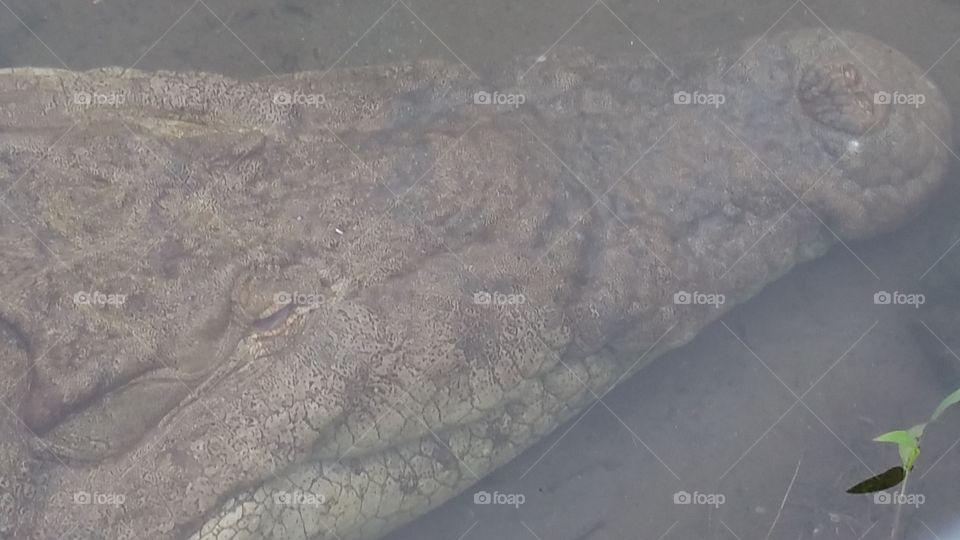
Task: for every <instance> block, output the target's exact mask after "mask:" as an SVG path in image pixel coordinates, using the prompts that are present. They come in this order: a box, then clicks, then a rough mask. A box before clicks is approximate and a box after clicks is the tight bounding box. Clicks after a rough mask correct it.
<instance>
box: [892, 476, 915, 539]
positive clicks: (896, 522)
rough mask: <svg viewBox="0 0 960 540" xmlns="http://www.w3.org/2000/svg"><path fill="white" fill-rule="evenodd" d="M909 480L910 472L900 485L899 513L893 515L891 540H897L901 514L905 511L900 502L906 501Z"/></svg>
mask: <svg viewBox="0 0 960 540" xmlns="http://www.w3.org/2000/svg"><path fill="white" fill-rule="evenodd" d="M909 479H910V472H909V471H908V472H907V473H906V475H905V476H904V477H903V484H901V485H900V496H899V497H898V500H897V512H896V513H895V514H894V515H893V528H892V529H890V540H897V530H898V529H899V528H900V512H901V511H902V510H903V505H902V504H900V501H904V500H906V499H905V498H904V493H906V492H907V480H909Z"/></svg>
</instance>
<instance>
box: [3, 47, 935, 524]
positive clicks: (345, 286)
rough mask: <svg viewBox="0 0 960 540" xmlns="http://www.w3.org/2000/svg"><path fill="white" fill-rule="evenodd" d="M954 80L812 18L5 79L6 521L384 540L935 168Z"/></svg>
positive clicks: (914, 192)
mask: <svg viewBox="0 0 960 540" xmlns="http://www.w3.org/2000/svg"><path fill="white" fill-rule="evenodd" d="M950 144H951V118H950V112H949V109H948V108H947V106H946V104H945V101H944V98H943V96H942V95H941V93H940V92H939V91H938V90H937V88H936V87H935V86H934V84H933V83H932V82H931V81H930V80H929V79H928V78H927V77H926V73H924V72H923V70H922V69H920V68H919V67H918V66H916V65H915V64H914V63H912V62H911V61H910V60H909V59H907V58H906V57H905V56H904V55H903V54H902V53H900V52H898V51H896V50H893V49H891V48H890V47H888V46H886V45H884V44H882V43H881V42H879V41H877V40H875V39H874V38H871V37H868V36H865V35H862V34H858V33H853V32H840V33H833V32H831V31H828V30H825V29H802V30H791V31H784V32H780V33H776V34H771V35H766V36H763V37H762V38H757V39H752V40H749V41H747V42H745V43H744V44H743V46H742V48H741V49H739V50H738V51H737V52H736V53H735V54H733V55H723V56H718V55H712V56H703V57H696V58H691V59H690V60H689V61H688V62H685V63H684V64H683V69H682V70H678V71H676V72H675V71H673V70H671V69H670V68H669V67H667V66H666V65H664V64H663V63H662V62H660V61H659V59H658V58H656V57H655V56H653V55H647V56H631V57H626V56H625V57H622V58H617V59H610V60H607V59H604V60H603V61H601V60H599V59H597V58H595V57H594V56H592V55H590V54H588V53H587V52H585V51H583V50H580V49H575V48H570V49H565V48H557V49H555V50H551V51H550V52H549V53H548V54H545V55H543V56H541V57H538V58H537V59H536V60H535V61H531V63H530V66H529V68H528V69H527V70H526V71H522V72H521V71H520V70H518V71H517V74H516V76H514V75H512V74H511V75H509V76H508V77H506V78H505V82H503V83H502V84H500V83H498V84H497V85H492V84H491V85H486V86H485V85H484V84H483V83H482V81H480V80H478V79H477V78H476V77H474V76H473V73H472V72H471V71H470V70H469V69H468V68H466V67H465V66H462V65H459V64H456V63H447V62H442V61H416V62H408V63H403V64H393V65H383V66H369V67H360V68H350V69H346V68H343V69H332V70H329V71H327V72H305V73H293V74H286V75H279V76H274V77H266V78H262V79H253V80H244V81H241V80H235V79H231V78H229V77H226V76H222V75H218V74H212V73H202V72H192V73H191V72H181V73H175V72H164V71H158V72H145V71H138V70H134V69H120V68H102V69H95V70H91V71H85V72H73V71H67V70H60V69H50V68H9V69H4V70H2V71H0V178H2V183H0V187H2V191H0V195H2V198H0V248H2V249H0V399H2V402H0V403H2V405H3V406H2V407H0V432H2V434H3V437H2V438H0V537H2V538H14V539H43V540H46V539H69V538H74V539H83V540H89V539H103V538H110V539H114V538H119V539H127V538H149V539H190V540H212V539H217V540H223V539H234V540H241V539H261V538H276V539H280V538H282V539H295V538H303V539H314V540H318V539H338V540H372V539H375V538H380V537H382V535H384V534H386V533H387V532H388V531H390V530H392V529H395V528H396V527H398V526H399V525H401V524H403V523H405V522H408V521H410V520H411V519H413V518H415V517H417V516H420V515H422V514H424V513H426V512H427V511H428V510H430V509H431V508H434V507H437V506H438V505H440V504H441V503H443V502H444V501H445V500H448V499H450V498H451V497H453V496H454V495H456V494H458V493H460V492H462V491H464V490H466V489H467V488H468V487H469V486H471V485H472V484H473V483H475V482H476V481H477V480H478V479H480V478H481V477H483V476H484V475H485V474H487V473H489V472H490V471H492V470H493V469H495V468H497V467H498V466H500V465H502V464H504V463H506V462H507V461H509V460H510V459H511V458H513V457H515V456H517V455H518V454H519V453H520V452H522V451H523V450H524V449H525V448H527V447H529V446H530V445H531V444H532V443H533V442H535V441H537V440H538V439H539V438H541V437H543V436H544V435H546V434H548V433H549V432H551V430H553V429H555V428H556V427H557V426H558V425H560V424H561V423H563V422H564V421H566V420H567V419H570V418H571V417H572V416H573V415H575V414H576V413H578V412H579V411H582V410H583V409H584V408H585V407H586V406H588V405H589V404H590V403H591V402H593V401H594V400H596V399H599V398H600V397H602V396H603V394H604V393H605V392H607V391H609V390H610V389H611V388H612V387H614V385H616V384H617V383H618V382H619V381H621V380H623V379H624V378H625V377H627V376H629V375H631V374H633V373H636V372H637V371H638V370H640V369H641V368H642V367H643V366H644V365H646V364H648V363H649V362H650V361H651V360H653V359H654V358H656V357H657V356H659V355H661V354H662V353H664V352H665V351H668V350H670V349H673V348H676V347H679V346H682V345H683V344H685V343H687V342H689V341H690V340H691V339H692V338H693V337H694V336H695V335H696V334H697V333H698V332H699V331H700V330H701V329H703V328H704V327H705V326H706V325H708V324H710V323H711V322H712V321H715V320H717V319H718V318H719V317H720V316H722V315H723V314H724V313H726V312H727V311H729V310H730V309H731V308H732V307H733V306H735V305H737V304H738V303H741V302H743V301H745V300H747V299H748V298H750V297H751V296H752V295H754V294H756V293H757V292H758V291H759V290H761V289H762V288H763V287H764V286H765V285H766V284H768V283H770V282H772V281H773V280H775V279H777V278H779V277H780V276H782V275H784V274H785V273H786V272H788V271H789V270H790V269H791V268H792V267H794V266H795V265H797V264H799V263H802V262H804V261H809V260H812V259H814V258H816V257H818V256H820V255H822V254H823V253H825V252H826V251H827V250H828V249H830V248H831V247H832V246H834V245H835V244H837V243H841V242H842V243H844V244H847V242H849V241H853V240H858V239H863V238H867V237H870V236H872V235H876V234H879V233H882V232H884V231H888V230H891V229H893V228H895V227H897V226H899V225H901V224H903V223H904V222H906V221H907V220H908V219H911V218H912V217H913V216H915V215H917V214H918V213H919V212H920V211H921V209H922V208H923V206H924V204H925V203H926V202H928V200H929V199H930V198H931V196H932V195H933V194H934V193H935V192H936V190H937V188H938V187H939V186H940V185H941V184H942V182H943V178H944V175H945V171H946V168H947V164H948V156H949V145H950Z"/></svg>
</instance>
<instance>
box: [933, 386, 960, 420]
mask: <svg viewBox="0 0 960 540" xmlns="http://www.w3.org/2000/svg"><path fill="white" fill-rule="evenodd" d="M958 402H960V388H957V389H956V390H954V391H953V393H952V394H950V395H949V396H947V397H945V398H943V401H941V402H940V405H937V410H935V411H933V416H931V417H930V421H931V422H933V421H934V420H936V419H937V418H940V415H941V414H943V411H945V410H947V407H949V406H951V405H955V404H957V403H958Z"/></svg>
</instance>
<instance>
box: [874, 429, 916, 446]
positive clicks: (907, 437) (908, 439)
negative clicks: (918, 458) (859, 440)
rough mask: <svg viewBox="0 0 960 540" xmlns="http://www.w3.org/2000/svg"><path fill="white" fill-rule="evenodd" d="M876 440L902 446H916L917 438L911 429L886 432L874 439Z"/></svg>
mask: <svg viewBox="0 0 960 540" xmlns="http://www.w3.org/2000/svg"><path fill="white" fill-rule="evenodd" d="M873 440H874V441H876V442H889V443H894V444H897V445H900V446H916V445H917V438H916V437H914V436H913V435H912V434H911V433H910V432H909V431H903V430H902V429H901V430H897V431H890V432H887V433H884V434H883V435H879V436H877V437H876V438H874V439H873Z"/></svg>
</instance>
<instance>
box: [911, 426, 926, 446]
mask: <svg viewBox="0 0 960 540" xmlns="http://www.w3.org/2000/svg"><path fill="white" fill-rule="evenodd" d="M926 427H927V423H926V422H924V423H922V424H917V425H915V426H913V427H912V428H910V429H908V430H907V433H909V434H910V435H913V438H914V439H916V440H917V444H919V443H920V437H923V430H924V429H926Z"/></svg>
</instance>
